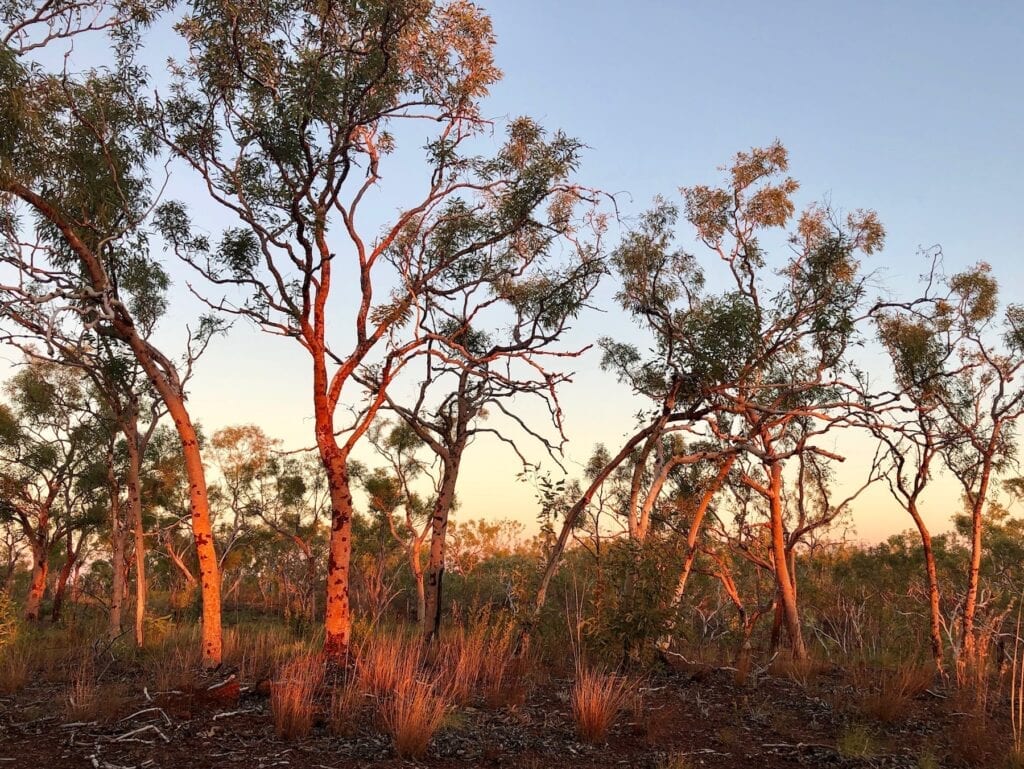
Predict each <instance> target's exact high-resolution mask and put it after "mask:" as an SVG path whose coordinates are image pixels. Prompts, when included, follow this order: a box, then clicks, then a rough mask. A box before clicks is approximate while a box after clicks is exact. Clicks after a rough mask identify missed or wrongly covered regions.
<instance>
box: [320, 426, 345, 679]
mask: <svg viewBox="0 0 1024 769" xmlns="http://www.w3.org/2000/svg"><path fill="white" fill-rule="evenodd" d="M330 440H331V442H332V443H333V434H332V435H331V436H330ZM321 457H322V459H323V462H324V467H325V469H326V470H327V484H328V488H329V491H330V495H331V538H330V556H329V557H328V559H327V604H326V616H325V618H324V631H325V634H324V653H325V654H326V655H327V656H328V657H329V658H331V659H333V660H335V661H339V662H340V661H342V660H343V659H344V658H345V657H346V656H347V655H348V650H349V642H350V641H351V636H352V607H351V603H350V598H349V571H350V563H351V558H352V512H353V507H352V489H351V486H350V483H349V474H348V467H347V465H346V462H345V457H344V456H343V455H342V453H341V451H340V450H338V449H337V448H335V447H333V446H330V445H328V446H327V447H326V451H325V450H324V449H323V448H322V449H321Z"/></svg>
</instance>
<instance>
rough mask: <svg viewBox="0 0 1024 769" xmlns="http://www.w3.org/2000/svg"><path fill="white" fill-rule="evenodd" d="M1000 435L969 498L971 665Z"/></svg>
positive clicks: (966, 648)
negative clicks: (987, 512)
mask: <svg viewBox="0 0 1024 769" xmlns="http://www.w3.org/2000/svg"><path fill="white" fill-rule="evenodd" d="M999 432H1000V431H999V428H998V427H996V428H995V429H994V430H993V431H992V438H991V440H990V442H989V446H990V451H989V453H988V454H987V455H986V456H985V457H984V458H983V460H982V462H983V464H982V471H981V479H980V480H979V482H978V488H977V491H976V492H975V493H974V494H972V495H969V499H970V504H971V562H970V566H969V567H968V570H967V595H966V597H965V598H964V616H963V654H964V661H965V662H966V663H967V664H971V665H973V664H975V663H976V662H977V653H978V650H977V644H978V638H977V630H976V628H975V619H976V617H975V615H976V614H977V611H978V583H979V582H980V579H981V555H982V549H981V545H982V543H981V533H982V514H983V513H984V510H985V502H986V499H987V496H988V487H989V482H990V480H991V478H992V457H993V456H994V454H995V447H996V445H997V444H998V442H999Z"/></svg>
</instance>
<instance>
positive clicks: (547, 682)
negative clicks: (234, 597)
mask: <svg viewBox="0 0 1024 769" xmlns="http://www.w3.org/2000/svg"><path fill="white" fill-rule="evenodd" d="M537 678H538V680H537V681H536V682H535V683H534V684H533V685H532V687H531V690H530V692H529V695H528V696H527V697H526V698H525V700H524V701H522V702H512V703H505V704H503V705H500V706H495V707H486V706H485V705H484V704H483V703H482V702H478V703H476V705H475V706H473V707H464V708H459V709H457V710H454V711H453V712H452V713H451V714H450V715H449V716H448V717H447V719H446V721H445V723H444V725H443V726H442V728H441V730H440V731H439V733H438V734H437V735H435V737H434V739H433V740H432V742H431V745H430V749H429V751H428V753H427V755H426V756H425V757H424V758H423V759H421V760H419V761H411V760H403V759H400V758H398V757H397V756H396V755H395V752H394V750H393V749H392V746H391V743H390V740H389V738H388V737H387V736H386V735H384V734H382V733H380V732H379V731H378V730H376V729H374V728H372V725H363V726H360V727H359V728H358V730H356V732H355V733H354V734H352V735H350V736H335V735H333V734H331V733H330V732H329V730H328V729H327V727H326V724H324V723H318V724H317V725H316V726H315V727H314V730H313V734H312V735H311V736H310V737H308V738H304V739H300V740H295V741H287V740H283V739H281V738H278V737H276V736H275V734H274V727H273V721H272V718H271V714H270V705H269V700H268V697H267V696H266V694H265V693H264V691H263V689H264V687H260V686H254V685H244V684H243V685H241V686H240V687H239V688H238V689H237V691H232V685H229V686H228V687H227V691H226V694H225V695H224V696H220V695H218V696H216V697H211V696H207V695H204V694H203V693H202V691H200V692H199V694H194V693H189V692H183V693H173V692H170V693H154V692H152V691H151V690H150V688H149V687H144V686H142V685H140V684H139V683H138V682H137V681H131V680H125V681H120V682H118V684H117V689H116V691H117V693H118V694H117V696H116V698H115V700H114V701H113V702H111V704H110V707H109V708H108V709H107V711H106V712H105V713H104V715H103V717H97V719H96V720H92V721H85V722H82V721H73V720H70V719H69V718H68V716H67V711H66V710H65V709H64V706H63V705H62V703H64V702H66V700H67V697H68V685H67V684H66V683H60V682H47V681H44V680H38V681H34V682H30V683H29V684H28V685H27V686H25V687H24V688H23V689H22V690H21V691H19V692H18V693H17V694H16V695H8V696H4V697H2V698H0V769H2V767H3V766H4V765H9V766H17V767H19V769H20V768H21V767H25V768H26V769H29V768H32V769H34V768H35V767H44V768H46V769H77V768H78V767H88V769H127V768H128V767H132V768H135V769H150V768H153V769H157V768H158V767H168V768H170V767H195V768H196V769H208V768H209V769H212V768H213V767H217V768H218V769H230V768H231V767H246V768H249V767H252V768H253V769H264V768H266V769H269V768H270V767H303V769H307V768H308V769H348V768H349V767H353V768H354V767H380V768H381V769H384V768H387V769H393V768H395V767H405V766H425V767H438V768H441V767H443V768H444V769H455V768H456V767H516V769H535V768H536V769H541V768H543V767H602V768H605V767H623V766H628V767H652V768H654V769H684V768H685V769H688V768H690V767H723V768H724V767H729V768H730V769H744V768H746V767H756V769H766V768H768V767H780V768H783V767H808V766H812V767H850V768H851V769H852V768H854V767H893V768H896V767H907V769H927V768H928V767H942V766H950V767H958V766H1006V765H1007V764H1006V763H1005V759H1004V758H1003V757H1004V756H1005V755H1006V748H1005V746H1006V744H1007V739H1008V737H1007V733H1008V725H1007V724H1005V723H1003V722H1002V721H1000V720H998V719H985V721H984V723H981V722H980V720H979V719H977V718H976V717H974V716H971V715H969V714H968V713H966V712H964V711H963V710H962V709H960V706H954V705H952V702H953V700H952V699H951V698H954V697H955V696H956V695H955V693H954V692H951V690H947V689H943V688H940V687H937V686H936V687H930V688H928V689H925V690H923V691H921V692H919V693H917V694H916V696H914V697H913V698H911V699H908V700H907V702H906V703H904V704H902V705H901V706H900V708H899V709H900V710H901V711H903V712H900V713H897V714H895V715H893V714H885V716H884V718H879V717H875V718H871V717H869V716H867V715H866V714H865V712H864V711H863V708H862V706H861V705H858V703H863V702H864V699H863V697H864V692H862V691H858V683H857V681H856V680H854V681H853V682H851V676H850V675H848V674H846V673H844V672H843V671H840V670H838V669H831V670H821V671H817V672H816V674H815V675H814V676H813V677H811V678H810V679H809V678H808V677H806V676H804V677H802V679H801V680H794V679H795V678H800V677H793V676H790V675H785V674H777V673H769V672H767V671H761V672H760V673H759V674H758V673H755V674H754V675H752V676H751V678H750V679H749V680H748V681H746V682H745V683H744V684H743V685H738V684H737V683H736V681H735V675H734V673H733V672H732V671H730V670H727V669H720V668H708V667H691V668H689V669H683V670H679V669H677V670H671V671H662V672H660V673H658V674H655V675H652V676H648V677H647V678H646V679H645V680H644V681H642V682H641V683H638V684H637V694H636V696H634V697H633V698H632V701H631V702H630V704H628V705H627V706H626V707H625V708H624V709H623V711H622V712H621V713H620V715H619V717H618V719H617V721H616V723H615V726H614V727H613V729H612V731H611V733H610V735H609V737H608V740H607V743H606V744H602V745H587V744H583V743H582V742H580V741H579V740H578V738H577V737H576V734H575V731H574V726H573V719H572V714H571V706H570V703H569V695H568V692H569V688H570V686H571V681H569V680H565V679H561V678H557V677H547V678H546V679H543V680H541V677H539V676H538V677H537ZM232 683H233V682H232ZM883 710H884V709H883ZM989 710H990V712H991V711H993V710H996V709H995V708H993V707H992V706H991V704H990V707H989ZM1000 746H1001V747H1000ZM1000 761H1004V763H1000Z"/></svg>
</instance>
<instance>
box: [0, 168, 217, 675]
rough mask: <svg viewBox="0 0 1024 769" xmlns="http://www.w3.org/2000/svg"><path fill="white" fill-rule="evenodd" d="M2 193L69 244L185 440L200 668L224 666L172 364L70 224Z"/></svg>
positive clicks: (203, 526) (200, 508) (196, 469)
mask: <svg viewBox="0 0 1024 769" xmlns="http://www.w3.org/2000/svg"><path fill="white" fill-rule="evenodd" d="M0 189H2V190H3V191H5V192H7V193H9V194H12V195H14V196H16V197H17V198H19V199H21V200H22V201H24V202H25V203H26V204H28V205H29V206H30V207H31V208H32V209H33V210H34V211H35V212H36V213H37V214H38V215H39V216H41V217H43V218H45V219H46V220H47V221H48V222H50V223H51V224H52V225H53V226H54V227H56V228H57V230H59V231H60V234H61V236H62V237H63V239H64V241H65V243H66V244H67V246H68V248H69V249H70V250H71V252H72V253H73V254H74V255H75V257H76V258H77V259H78V261H79V263H80V265H81V267H82V272H83V273H84V277H85V279H86V280H87V282H88V283H89V286H90V288H91V290H92V292H93V293H94V294H95V295H97V296H98V297H102V298H103V301H104V304H103V305H102V306H97V308H96V309H97V311H98V312H101V313H102V314H103V315H104V316H105V317H104V318H103V319H104V321H105V322H106V323H108V324H109V332H110V333H111V334H112V335H114V336H115V337H117V338H118V339H120V340H121V341H122V342H124V343H125V344H127V345H128V346H129V348H130V349H131V350H132V352H133V353H134V355H135V357H136V359H137V360H138V362H139V365H140V366H141V367H142V369H143V371H145V372H146V376H147V377H148V378H149V380H150V382H151V383H152V385H153V387H154V388H155V389H156V391H157V392H158V393H159V395H160V398H161V400H162V401H163V403H164V405H165V406H166V407H167V411H168V413H169V414H170V415H171V419H172V420H173V421H174V426H175V428H176V430H177V432H178V437H179V439H180V440H181V450H182V456H183V458H184V463H185V473H186V476H187V478H188V484H189V502H190V505H191V513H192V534H193V538H194V540H195V547H196V555H197V558H198V561H199V574H200V578H199V583H200V591H201V595H202V599H203V624H202V639H201V645H202V650H201V651H202V654H201V658H202V664H203V667H206V668H213V667H216V666H218V665H219V664H220V662H221V647H222V643H223V640H222V635H221V608H220V573H219V569H218V566H217V553H216V550H215V548H214V543H213V527H212V524H211V519H210V505H209V500H208V499H207V487H206V474H205V471H204V469H203V462H202V456H201V454H200V447H199V440H198V437H197V436H196V430H195V427H194V425H193V424H192V419H191V417H190V416H189V413H188V409H187V408H186V407H185V393H184V390H183V387H182V384H181V380H180V378H179V376H178V372H177V368H176V366H175V365H174V363H173V362H172V361H171V360H170V359H169V358H167V357H166V356H165V355H163V353H161V352H160V351H159V350H157V349H156V348H155V347H154V346H153V345H152V344H150V343H149V341H147V340H146V339H143V338H142V336H140V334H139V332H138V329H137V328H136V325H135V321H134V320H133V319H132V317H131V315H130V314H129V312H128V308H127V306H126V304H125V303H124V302H122V301H121V300H120V299H119V298H118V296H117V293H116V289H115V288H114V286H113V284H112V283H111V281H110V277H109V276H108V275H107V271H106V268H105V267H104V265H103V262H102V260H101V259H100V258H99V257H98V256H97V255H96V253H95V252H93V250H92V249H91V248H90V247H89V246H88V244H87V243H86V242H85V240H83V239H82V237H81V236H80V235H79V234H78V232H77V231H76V229H75V227H74V226H73V225H72V224H71V222H70V221H69V220H68V219H66V218H65V217H64V216H63V215H62V214H61V212H60V211H58V209H57V208H56V207H55V206H53V205H52V204H50V203H49V202H48V201H47V200H46V199H44V198H43V197H42V196H40V195H38V194H37V193H35V192H34V191H32V190H30V189H28V188H27V187H25V186H24V185H22V184H20V183H18V182H16V181H8V182H5V183H4V184H2V185H0Z"/></svg>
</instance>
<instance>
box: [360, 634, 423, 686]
mask: <svg viewBox="0 0 1024 769" xmlns="http://www.w3.org/2000/svg"><path fill="white" fill-rule="evenodd" d="M420 660H421V647H420V644H419V640H418V639H415V638H411V637H408V636H405V635H402V634H400V633H380V634H379V635H377V636H375V637H372V638H371V637H367V638H366V639H365V640H364V642H363V643H362V645H361V647H360V649H359V651H358V654H357V657H356V678H357V681H358V685H359V686H360V688H361V689H362V690H363V691H364V692H367V693H368V694H371V695H373V696H374V697H377V698H383V697H386V696H387V695H388V694H390V693H391V692H394V691H397V689H398V685H399V684H400V683H401V682H402V681H404V680H407V679H409V678H411V677H415V675H416V671H417V669H418V668H419V665H420Z"/></svg>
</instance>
